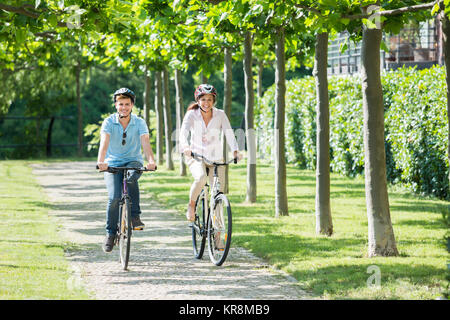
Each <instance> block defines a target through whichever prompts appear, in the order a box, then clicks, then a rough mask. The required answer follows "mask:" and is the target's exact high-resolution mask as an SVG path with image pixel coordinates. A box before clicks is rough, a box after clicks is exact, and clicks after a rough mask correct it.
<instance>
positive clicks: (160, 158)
mask: <svg viewBox="0 0 450 320" xmlns="http://www.w3.org/2000/svg"><path fill="white" fill-rule="evenodd" d="M161 81H162V79H161V71H156V72H155V113H156V161H157V163H158V164H159V165H162V164H163V163H164V155H163V120H164V116H163V110H162V90H161V87H162V85H161Z"/></svg>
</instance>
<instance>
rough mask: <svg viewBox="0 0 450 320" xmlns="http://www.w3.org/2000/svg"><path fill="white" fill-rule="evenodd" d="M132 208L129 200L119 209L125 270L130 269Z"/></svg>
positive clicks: (120, 240) (121, 247)
mask: <svg viewBox="0 0 450 320" xmlns="http://www.w3.org/2000/svg"><path fill="white" fill-rule="evenodd" d="M131 229H132V226H131V206H130V202H129V200H128V199H125V202H124V203H123V205H121V206H120V208H119V253H120V263H121V264H122V267H123V270H126V269H127V267H128V261H129V259H130V244H131Z"/></svg>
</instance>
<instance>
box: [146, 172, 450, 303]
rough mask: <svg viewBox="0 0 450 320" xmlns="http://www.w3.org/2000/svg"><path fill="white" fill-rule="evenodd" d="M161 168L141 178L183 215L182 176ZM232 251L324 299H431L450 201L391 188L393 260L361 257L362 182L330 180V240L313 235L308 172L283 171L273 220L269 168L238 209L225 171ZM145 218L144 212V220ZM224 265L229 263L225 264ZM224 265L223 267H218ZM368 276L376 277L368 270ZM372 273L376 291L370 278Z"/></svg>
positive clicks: (238, 181)
mask: <svg viewBox="0 0 450 320" xmlns="http://www.w3.org/2000/svg"><path fill="white" fill-rule="evenodd" d="M187 171H188V173H187V176H186V177H181V176H180V175H179V169H178V166H177V164H176V168H175V170H174V171H168V170H167V169H165V168H164V166H160V167H159V168H158V172H157V173H156V174H154V175H144V176H143V177H142V178H141V180H140V185H141V190H142V191H141V192H150V193H151V194H152V195H153V196H154V198H155V199H156V200H158V201H159V203H160V204H162V205H164V206H166V207H167V208H172V209H176V210H178V211H179V213H180V215H183V216H184V214H185V210H186V204H187V201H188V193H189V187H190V184H191V181H192V178H191V176H190V173H189V170H187ZM230 181H231V182H230V192H229V198H230V201H231V206H232V210H233V242H232V245H233V246H242V247H245V248H247V249H249V250H250V251H251V252H253V253H254V254H255V255H257V256H259V257H262V258H263V259H265V260H266V261H267V262H268V263H270V264H271V265H273V266H274V267H276V268H278V269H281V270H283V271H285V272H287V273H289V274H290V275H292V276H293V277H295V278H296V279H297V280H298V284H299V285H300V286H301V287H302V288H304V289H305V290H307V291H309V292H311V293H312V294H314V295H317V296H318V297H319V298H323V299H435V298H437V297H439V296H440V295H441V292H442V290H443V289H444V286H445V272H446V263H447V261H446V260H447V257H448V256H447V252H446V250H445V244H444V240H443V237H444V235H445V227H444V224H443V221H442V211H443V210H449V203H448V202H446V201H440V200H437V199H425V198H422V197H419V196H416V195H411V194H410V193H408V192H407V191H405V190H403V189H402V188H400V187H390V189H389V201H390V208H391V218H392V222H393V228H394V233H395V236H396V241H397V247H398V250H399V252H400V255H399V256H398V257H389V258H385V257H375V258H368V257H367V256H366V252H367V216H366V208H365V191H364V179H363V178H362V177H358V178H347V177H343V176H340V175H336V174H332V175H331V210H332V217H333V226H334V234H333V235H332V236H331V237H326V236H322V235H316V234H315V209H314V208H315V185H316V183H315V173H314V172H313V171H310V170H301V169H298V168H296V167H294V166H291V165H288V167H287V188H288V198H289V216H285V217H281V218H275V217H274V193H275V189H274V188H275V187H274V170H273V166H271V165H268V164H258V166H257V202H256V203H254V204H248V203H245V193H246V167H245V164H238V165H231V166H230ZM143 219H145V213H144V216H143ZM228 263H231V261H228ZM224 267H226V263H225V266H224ZM374 270H375V271H374ZM378 275H379V277H378V278H379V280H380V281H379V282H378V283H379V285H377V282H376V281H375V280H374V279H375V278H374V277H375V276H378Z"/></svg>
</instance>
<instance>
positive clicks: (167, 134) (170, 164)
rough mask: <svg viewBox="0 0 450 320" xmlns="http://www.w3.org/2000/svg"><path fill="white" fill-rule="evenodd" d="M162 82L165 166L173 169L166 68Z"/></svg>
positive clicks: (167, 73) (170, 116) (170, 117)
mask: <svg viewBox="0 0 450 320" xmlns="http://www.w3.org/2000/svg"><path fill="white" fill-rule="evenodd" d="M163 84H164V98H163V102H164V103H163V105H164V109H163V110H164V131H165V138H166V168H167V169H168V170H174V169H175V168H174V166H173V160H172V115H171V110H170V92H169V72H168V71H167V69H164V71H163Z"/></svg>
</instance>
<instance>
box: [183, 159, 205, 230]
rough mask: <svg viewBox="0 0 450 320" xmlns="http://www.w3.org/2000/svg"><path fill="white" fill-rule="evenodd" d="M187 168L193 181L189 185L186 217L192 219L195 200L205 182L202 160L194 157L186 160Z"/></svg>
mask: <svg viewBox="0 0 450 320" xmlns="http://www.w3.org/2000/svg"><path fill="white" fill-rule="evenodd" d="M187 164H188V166H189V170H190V171H191V174H192V177H193V178H194V182H193V183H192V185H191V189H190V191H189V204H188V210H187V213H186V217H187V219H188V220H190V221H193V220H194V218H195V202H196V201H197V198H198V196H199V194H200V192H201V191H202V188H203V186H204V185H205V183H206V178H207V177H206V171H205V165H204V163H203V161H199V160H196V159H193V158H192V159H190V160H188V162H187Z"/></svg>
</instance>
